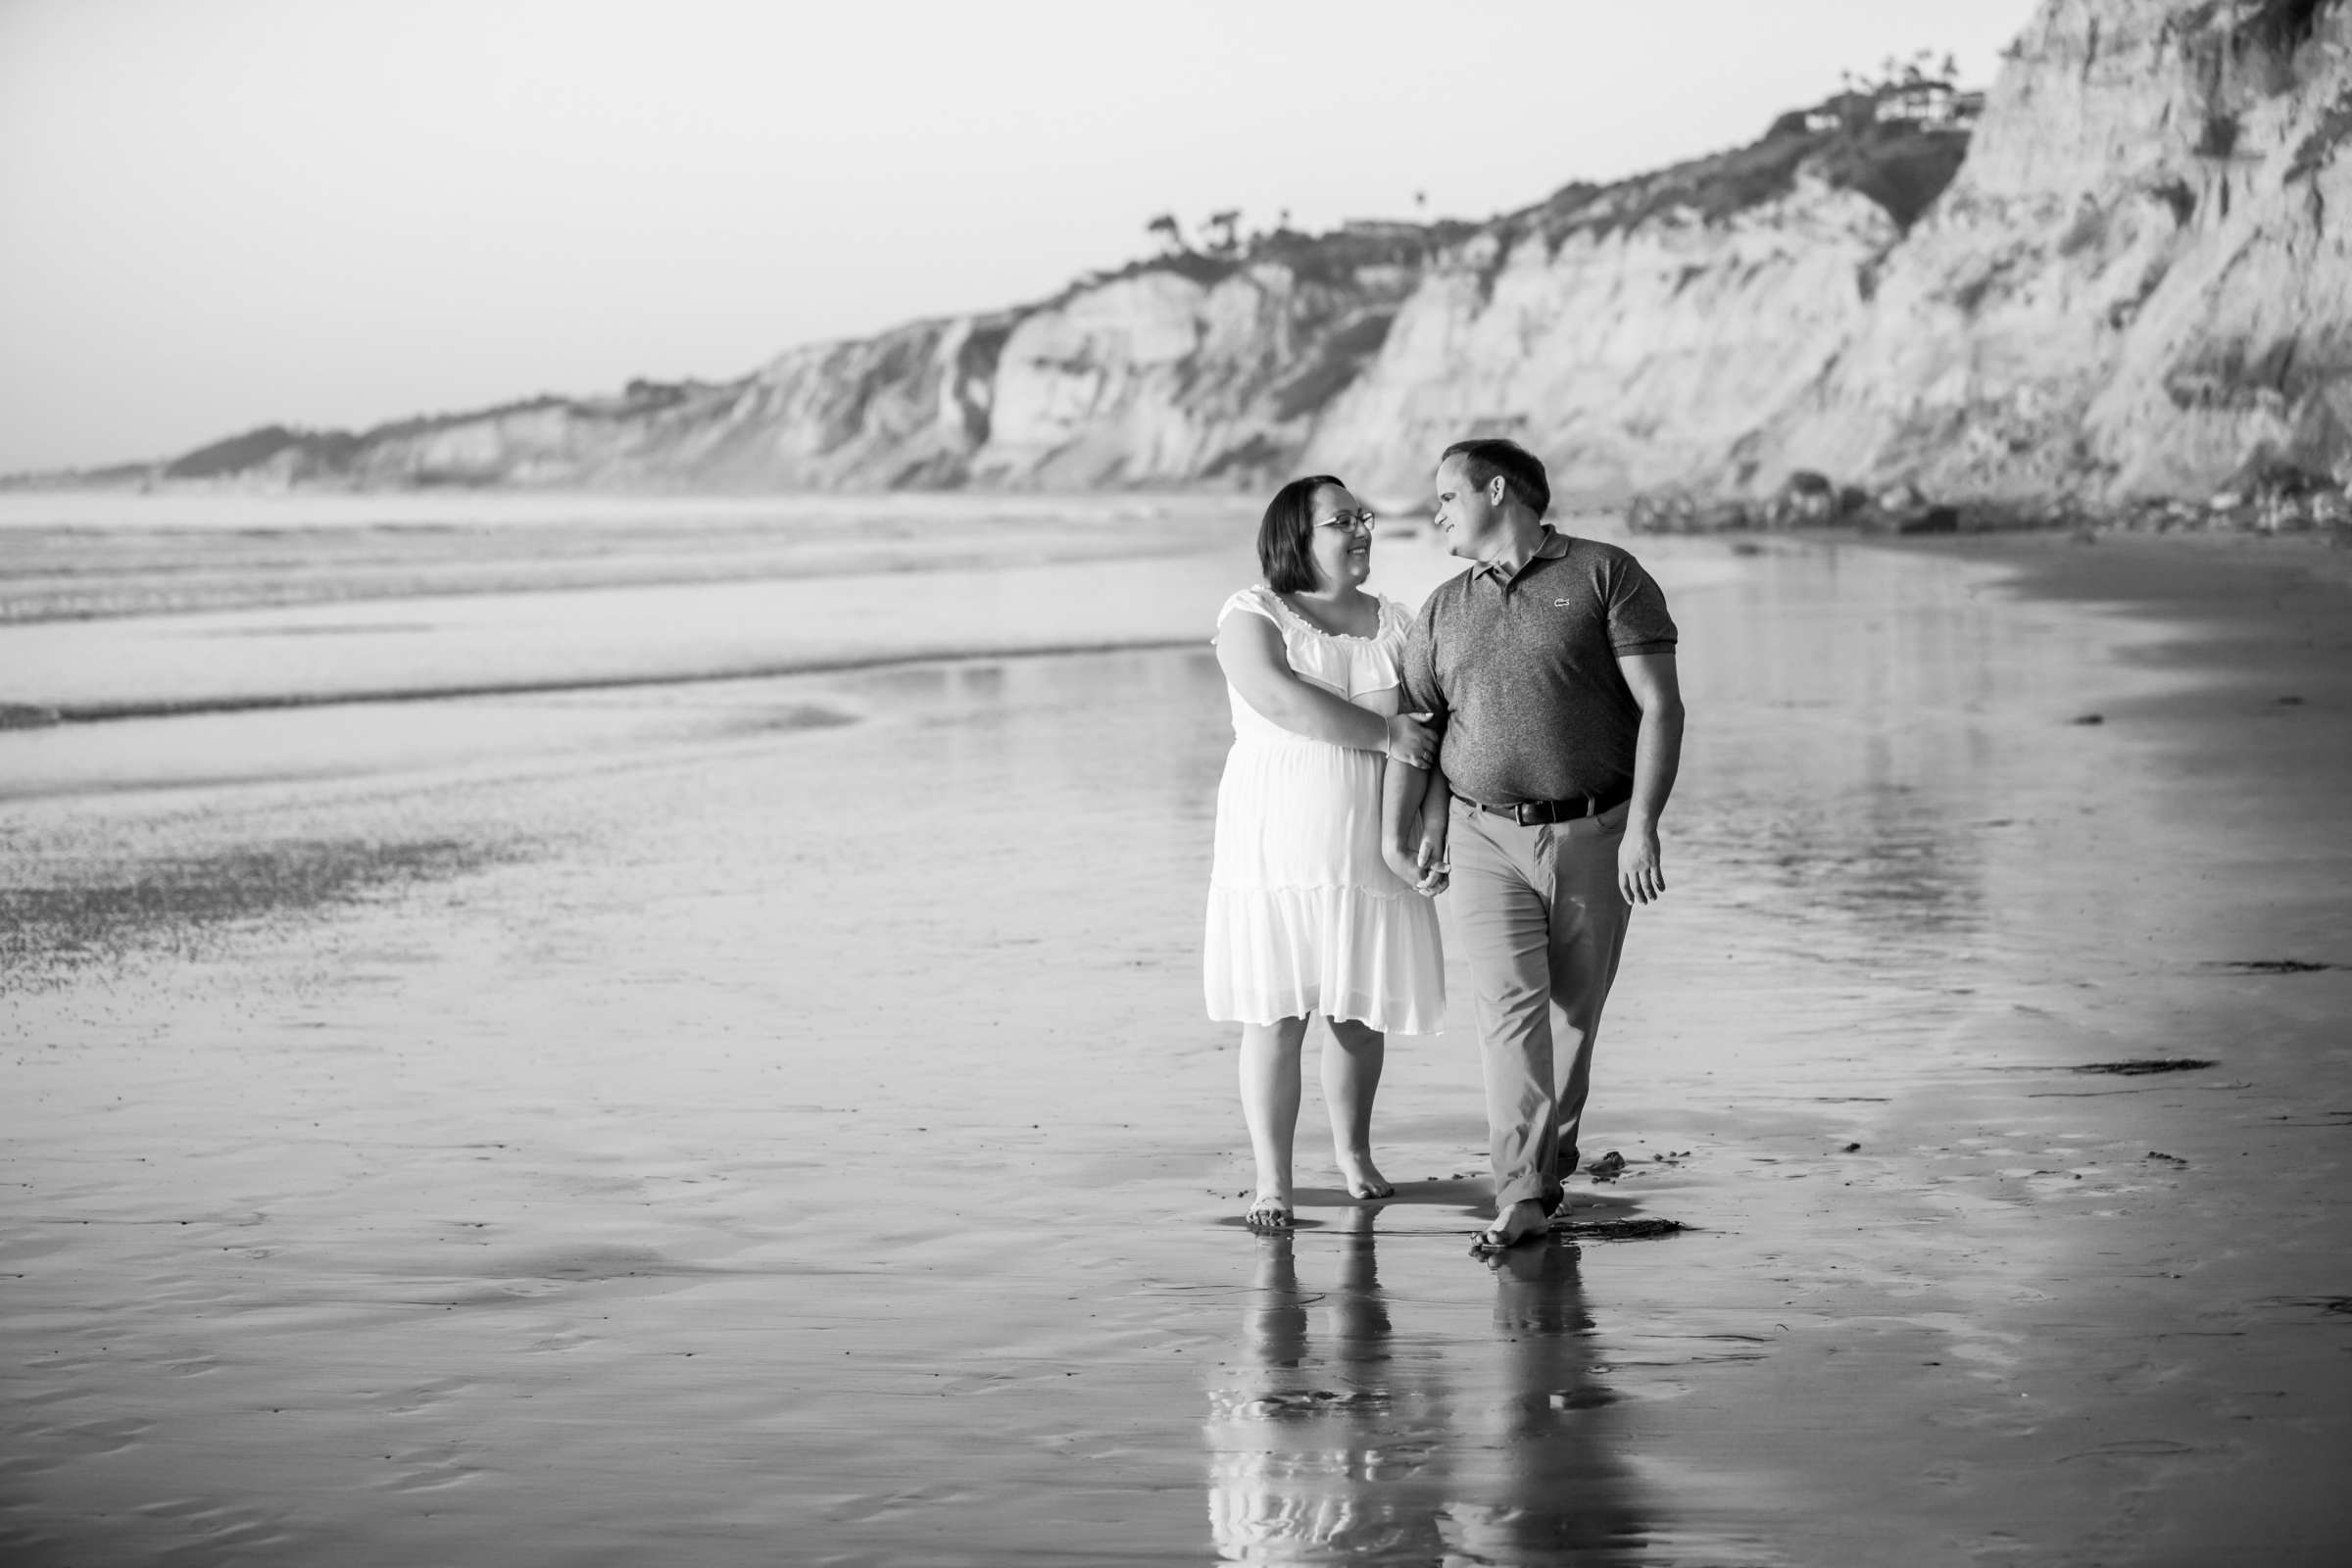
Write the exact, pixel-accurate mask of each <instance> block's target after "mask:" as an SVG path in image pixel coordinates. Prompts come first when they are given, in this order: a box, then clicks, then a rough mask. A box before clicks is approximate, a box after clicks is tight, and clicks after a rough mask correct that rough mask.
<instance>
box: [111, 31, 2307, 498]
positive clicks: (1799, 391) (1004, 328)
mask: <svg viewBox="0 0 2352 1568" xmlns="http://www.w3.org/2000/svg"><path fill="white" fill-rule="evenodd" d="M1938 90H1939V91H1943V93H1944V97H1943V98H1940V99H1921V98H1919V96H1918V95H1917V94H1912V95H1909V96H1908V97H1907V96H1906V95H1905V94H1903V93H1900V92H1895V91H1893V90H1891V89H1887V90H1882V91H1879V92H1877V93H1875V94H1870V95H1857V94H1852V93H1849V94H1845V95H1841V97H1840V98H1838V99H1835V100H1831V101H1830V102H1829V103H1827V104H1825V105H1822V106H1818V107H1817V108H1815V109H1814V110H1811V111H1806V112H1798V113H1794V114H1791V115H1789V116H1785V117H1784V118H1783V119H1782V121H1781V122H1779V123H1776V124H1775V125H1774V126H1773V127H1772V128H1771V130H1770V131H1769V132H1768V133H1767V134H1766V135H1765V136H1764V137H1763V138H1762V139H1761V140H1760V141H1758V142H1757V143H1755V144H1753V145H1751V146H1749V147H1745V148H1741V149H1737V150H1735V151H1732V152H1728V153H1724V154H1719V155H1716V156H1714V157H1711V158H1706V159H1699V160H1695V161H1693V162H1691V163H1690V164H1686V165H1681V166H1677V167H1676V168H1673V169H1669V170H1664V171H1660V172H1656V173H1653V174H1648V175H1643V176H1641V177H1638V178H1635V179H1630V180H1624V181H1619V182H1616V183H1613V184H1609V185H1605V186H1594V185H1585V184H1577V185H1570V186H1568V187H1565V188H1564V189H1562V190H1561V191H1559V192H1557V193H1555V194H1554V195H1552V196H1551V197H1549V198H1547V199H1546V200H1544V201H1543V202H1540V203H1538V204H1536V205H1534V206H1532V207H1530V208H1527V209H1525V210H1522V211H1520V212H1517V213H1512V214H1507V215H1504V216H1502V217H1500V218H1497V219H1495V220H1494V221H1490V222H1487V223H1483V224H1475V225H1474V224H1467V223H1449V224H1436V225H1420V224H1403V223H1390V224H1358V225H1350V226H1349V227H1348V228H1345V229H1342V230H1340V231H1337V232H1335V233H1332V234H1327V235H1313V236H1310V235H1301V234H1295V233H1290V232H1288V231H1282V232H1277V233H1275V234H1271V235H1260V236H1256V237H1255V238H1253V239H1251V240H1250V241H1248V242H1244V243H1239V244H1234V245H1230V246H1228V247H1227V248H1225V249H1224V250H1222V251H1220V252H1217V253H1214V254H1206V255H1203V254H1197V253H1191V252H1184V253H1179V254H1175V255H1170V256H1166V257H1161V258H1157V259H1154V260H1152V261H1149V262H1142V263H1137V264H1134V265H1132V266H1130V267H1128V268H1125V269H1123V270H1120V271H1117V272H1115V273H1109V274H1098V275H1094V276H1090V277H1089V278H1087V279H1084V280H1082V281H1080V282H1078V283H1075V284H1073V285H1072V286H1071V287H1070V288H1069V289H1067V290H1066V291H1065V292H1064V293H1063V294H1061V295H1060V296H1058V297H1056V298H1054V299H1052V300H1048V301H1043V302H1039V303H1036V304H1032V305H1028V306H1021V307H1015V308H1011V309H1008V310H1005V311H1003V312H1000V313H997V314H993V315H989V316H981V317H967V318H956V319H940V320H932V321H919V322H914V323H910V324H908V325H907V326H903V327H899V328H896V329H894V330H892V331H889V332H885V333H882V334H880V335H878V336H875V337H872V338H867V339H860V340H856V341H849V342H840V343H831V344H820V345H814V346H810V347H806V348H800V349H795V350H792V351H790V352H788V353H786V354H784V355H781V356H779V357H778V358H777V359H775V360H774V361H772V362H770V363H769V364H768V365H767V366H765V367H764V368H761V369H760V370H758V371H757V372H755V373H753V374H751V375H749V376H746V377H744V378H742V379H741V380H737V381H731V382H722V383H684V384H656V383H646V382H639V383H632V384H631V386H630V387H629V388H628V389H627V390H626V391H625V392H624V393H623V394H622V395H621V396H619V397H617V398H610V399H562V398H540V399H534V400H531V401H529V402H525V403H518V404H515V405H511V406H508V407H504V408H500V409H494V410H488V411H483V412H480V413H475V414H462V415H451V416H443V417H433V418H428V419H417V420H409V421H404V422H402V423H400V424H395V425H387V426H384V427H381V428H380V429H377V430H373V431H368V432H364V433H359V434H344V433H329V434H319V433H314V432H302V431H295V430H287V429H282V428H274V427H273V428H271V429H268V430H261V431H255V432H250V433H249V434H247V435H244V436H239V437H235V438H232V439H231V440H229V441H226V442H222V443H219V444H217V445H215V446H212V447H208V448H206V449H203V450H202V451H199V452H196V453H191V454H189V455H187V456H186V457H184V458H181V459H179V460H177V461H176V462H173V463H172V464H169V465H163V466H157V467H154V468H148V469H141V470H137V471H138V472H140V473H141V475H142V476H143V477H147V478H150V479H158V478H160V479H162V480H164V481H165V482H174V481H177V482H210V483H222V482H226V483H238V484H291V485H301V484H333V485H360V486H394V485H423V484H468V485H530V486H591V487H628V488H643V487H668V488H726V489H746V490H749V489H771V488H772V489H837V488H859V489H870V488H891V487H954V486H966V485H974V486H988V487H994V488H1007V489H1017V488H1054V489H1081V488H1095V487H1116V486H1177V485H1201V484H1208V485H1240V486H1250V487H1262V486H1263V485H1264V484H1265V483H1266V482H1267V481H1268V480H1269V479H1272V478H1275V477H1278V476H1281V475H1284V474H1287V473H1291V472H1296V471H1300V470H1311V469H1330V470H1332V471H1336V472H1340V473H1343V474H1345V475H1347V476H1348V478H1349V480H1350V481H1351V482H1352V483H1354V484H1356V485H1357V486H1358V487H1359V488H1363V489H1366V490H1369V491H1371V492H1373V493H1375V494H1382V495H1390V496H1408V495H1415V494H1418V493H1419V492H1420V491H1421V489H1422V488H1423V487H1424V485H1425V484H1426V478H1427V471H1428V466H1429V463H1430V460H1431V457H1432V456H1433V455H1434V453H1435V452H1436V451H1437V449H1438V448H1439V447H1440V446H1442V445H1443V444H1444V443H1445V442H1446V441H1447V440H1450V439H1454V438H1456V437H1458V436H1460V435H1463V434H1469V433H1502V434H1510V435H1513V436H1515V437H1517V438H1518V439H1520V440H1522V441H1524V442H1526V443H1527V444H1528V445H1530V446H1531V447H1533V448H1535V449H1536V450H1537V451H1538V452H1540V453H1542V454H1543V455H1544V457H1545V458H1546V459H1547V460H1548V461H1549V462H1550V463H1551V465H1552V466H1553V471H1554V474H1555V481H1556V488H1557V489H1558V490H1559V491H1560V492H1561V493H1562V494H1564V495H1568V496H1575V497H1581V498H1586V499H1593V500H1614V499H1621V498H1623V497H1626V496H1628V495H1632V494H1637V493H1657V492H1680V493H1682V494H1685V495H1688V496H1698V497H1760V496H1762V495H1765V494H1768V493H1770V492H1772V491H1773V490H1775V489H1776V488H1777V487H1779V486H1781V485H1782V484H1783V483H1784V481H1785V480H1786V479H1787V478H1788V476H1789V474H1790V473H1792V472H1796V471H1799V470H1813V471H1818V472H1820V473H1824V474H1828V475H1831V476H1833V478H1834V479H1835V480H1836V481H1837V482H1838V483H1839V484H1848V485H1859V486H1865V487H1885V486H1888V485H1896V484H1909V485H1914V486H1917V487H1919V488H1921V489H1924V490H1925V491H1927V492H1928V493H1930V494H1932V495H1936V496H1938V497H1947V498H1954V499H1985V500H1988V501H1998V500H2003V499H2014V500H2023V499H2029V498H2034V499H2047V498H2050V497H2063V498H2074V499H2076V500H2080V501H2082V502H2083V503H2085V504H2091V505H2099V504H2111V503H2116V502H2120V501H2124V500H2128V499H2129V498H2131V497H2134V496H2147V495H2184V494H2199V495H2201V494H2202V493H2204V492H2207V491H2210V490H2212V489H2214V488H2215V487H2217V486H2219V485H2221V484H2223V483H2224V482H2225V481H2227V480H2228V479H2229V476H2230V475H2231V474H2233V473H2236V472H2239V471H2241V470H2243V469H2244V468H2245V466H2247V465H2248V464H2249V463H2250V462H2251V463H2257V464H2260V463H2271V464H2282V465H2286V466H2291V467H2293V468H2294V469H2297V470H2299V471H2302V472H2306V473H2311V474H2317V475H2327V474H2328V473H2330V472H2332V473H2333V474H2334V475H2335V476H2336V477H2337V479H2338V480H2339V481H2340V480H2341V479H2342V478H2344V477H2347V476H2352V254H2347V240H2346V232H2345V227H2344V222H2345V218H2344V215H2345V214H2346V213H2347V211H2352V156H2346V153H2345V149H2346V146H2347V144H2352V4H2347V0H2047V3H2046V4H2045V5H2044V6H2043V7H2042V8H2041V10H2040V12H2039V13H2038V14H2037V15H2036V17H2035V18H2034V22H2033V23H2032V25H2030V26H2029V27H2028V28H2027V29H2026V31H2025V32H2024V33H2023V34H2022V35H2021V36H2020V37H2019V38H2018V40H2017V41H2016V43H2015V44H2014V45H2013V46H2012V49H2011V51H2010V54H2009V58H2008V60H2007V62H2006V64H2005V65H2004V67H2003V69H2002V71H2001V72H2000V73H1999V75H1998V78H1997V79H1996V80H1995V81H1994V83H1993V84H1992V86H1991V88H1990V90H1989V92H1988V93H1987V94H1986V95H1985V100H1984V103H1983V107H1982V116H1981V119H1979V118H1977V116H1976V114H1975V112H1974V111H1975V107H1976V106H1975V105H1974V104H1973V103H1972V104H1970V105H1968V109H1969V113H1967V114H1956V113H1953V112H1951V108H1950V102H1949V100H1950V99H1951V97H1952V95H1951V94H1950V93H1949V91H1948V89H1945V88H1939V89H1938ZM1972 122H1973V123H1972Z"/></svg>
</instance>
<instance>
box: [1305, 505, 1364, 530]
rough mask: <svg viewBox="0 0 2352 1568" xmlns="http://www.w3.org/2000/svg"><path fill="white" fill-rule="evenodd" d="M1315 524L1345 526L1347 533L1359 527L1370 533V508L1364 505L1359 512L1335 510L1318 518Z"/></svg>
mask: <svg viewBox="0 0 2352 1568" xmlns="http://www.w3.org/2000/svg"><path fill="white" fill-rule="evenodd" d="M1315 526H1316V527H1318V528H1345V529H1347V530H1348V532H1349V533H1354V532H1355V531H1356V530H1357V529H1359V528H1360V529H1362V530H1363V531H1364V532H1365V533H1370V532H1371V531H1372V509H1371V508H1370V507H1366V508H1364V509H1363V510H1362V511H1361V512H1335V513H1333V514H1332V515H1330V516H1328V517H1324V518H1321V519H1319V520H1318V521H1317V522H1316V523H1315Z"/></svg>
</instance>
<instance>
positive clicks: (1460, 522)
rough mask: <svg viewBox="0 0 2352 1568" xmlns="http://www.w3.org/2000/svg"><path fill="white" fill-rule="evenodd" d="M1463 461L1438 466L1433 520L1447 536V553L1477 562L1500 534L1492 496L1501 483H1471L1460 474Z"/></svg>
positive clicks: (1499, 521)
mask: <svg viewBox="0 0 2352 1568" xmlns="http://www.w3.org/2000/svg"><path fill="white" fill-rule="evenodd" d="M1463 462H1464V460H1463V459H1461V458H1447V459H1446V461H1445V462H1444V463H1441V464H1439V465H1438V477H1437V489H1438V513H1437V517H1436V519H1435V521H1436V522H1437V525H1438V531H1439V532H1440V533H1442V534H1444V535H1445V536H1446V552H1447V554H1449V555H1456V556H1461V557H1463V558H1465V559H1466V560H1470V561H1476V560H1478V559H1480V557H1481V555H1482V554H1483V552H1484V550H1485V548H1486V547H1487V546H1488V545H1490V544H1492V543H1493V542H1494V540H1495V535H1496V534H1498V533H1499V532H1500V531H1501V523H1502V517H1501V509H1500V507H1499V506H1497V505H1496V502H1495V489H1496V487H1497V486H1498V485H1499V484H1500V483H1501V480H1500V479H1499V478H1496V479H1495V480H1491V481H1489V482H1488V483H1486V484H1484V485H1477V484H1472V483H1471V482H1470V475H1469V474H1467V473H1466V472H1464V471H1463Z"/></svg>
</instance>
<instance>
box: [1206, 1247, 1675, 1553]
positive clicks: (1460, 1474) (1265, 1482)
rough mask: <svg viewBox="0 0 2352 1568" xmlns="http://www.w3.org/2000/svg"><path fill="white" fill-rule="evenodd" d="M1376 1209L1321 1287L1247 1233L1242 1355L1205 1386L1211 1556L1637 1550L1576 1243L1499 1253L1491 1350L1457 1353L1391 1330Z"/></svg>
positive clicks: (1634, 1516)
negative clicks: (1595, 1359) (1597, 1373)
mask: <svg viewBox="0 0 2352 1568" xmlns="http://www.w3.org/2000/svg"><path fill="white" fill-rule="evenodd" d="M1370 1220H1371V1215H1370V1213H1369V1212H1368V1211H1359V1214H1358V1222H1357V1224H1356V1226H1355V1227H1354V1230H1353V1233H1352V1234H1349V1235H1347V1236H1345V1237H1344V1238H1343V1239H1342V1242H1341V1252H1340V1257H1339V1261H1338V1263H1337V1265H1336V1266H1337V1270H1338V1272H1337V1274H1336V1275H1335V1276H1334V1277H1333V1278H1332V1279H1330V1280H1329V1281H1328V1282H1327V1283H1326V1282H1322V1281H1317V1282H1315V1286H1316V1287H1319V1289H1304V1290H1302V1289H1301V1282H1300V1280H1299V1270H1298V1266H1297V1263H1296V1261H1295V1259H1294V1257H1293V1255H1292V1249H1293V1247H1294V1246H1295V1245H1296V1244H1295V1242H1294V1241H1293V1239H1292V1238H1291V1237H1289V1236H1286V1235H1276V1236H1270V1237H1268V1238H1267V1239H1266V1240H1265V1241H1264V1242H1263V1243H1261V1244H1260V1247H1261V1251H1260V1253H1259V1257H1258V1275H1257V1280H1256V1283H1255V1288H1254V1289H1253V1290H1252V1292H1251V1299H1250V1302H1249V1305H1248V1306H1247V1308H1246V1309H1245V1311H1244V1314H1243V1323H1242V1330H1243V1333H1242V1340H1241V1344H1240V1345H1239V1346H1238V1347H1237V1348H1238V1349H1239V1351H1240V1352H1241V1353H1240V1354H1239V1355H1238V1356H1237V1357H1236V1358H1235V1360H1234V1362H1233V1366H1232V1370H1231V1371H1230V1372H1229V1373H1227V1374H1225V1375H1223V1376H1221V1377H1220V1378H1219V1379H1218V1381H1217V1383H1216V1385H1215V1386H1213V1387H1212V1389H1211V1390H1210V1394H1209V1418H1208V1427H1207V1432H1206V1437H1207V1441H1208V1448H1209V1465H1208V1508H1209V1527H1210V1531H1211V1534H1212V1537H1213V1539H1214V1541H1215V1544H1216V1550H1217V1555H1218V1556H1219V1557H1220V1558H1222V1559H1223V1560H1225V1561H1228V1562H1256V1563H1307V1562H1320V1563H1332V1562H1390V1563H1436V1562H1441V1561H1444V1562H1493V1563H1506V1562H1507V1563H1526V1564H1535V1563H1569V1562H1587V1563H1589V1562H1593V1561H1594V1560H1596V1558H1597V1556H1598V1554H1600V1553H1604V1552H1607V1551H1608V1550H1609V1549H1610V1548H1612V1547H1618V1548H1623V1547H1627V1546H1635V1547H1638V1546H1639V1545H1640V1544H1641V1542H1642V1537H1643V1529H1642V1518H1641V1514H1640V1512H1639V1509H1638V1504H1637V1502H1636V1497H1635V1491H1634V1485H1633V1477H1632V1476H1631V1475H1630V1474H1628V1472H1627V1471H1626V1468H1625V1466H1624V1463H1623V1461H1622V1460H1621V1459H1620V1458H1618V1456H1617V1449H1618V1446H1619V1444H1620V1442H1621V1437H1620V1435H1619V1434H1618V1433H1616V1432H1613V1431H1612V1430H1611V1424H1610V1421H1609V1418H1608V1416H1607V1415H1606V1413H1605V1411H1604V1410H1603V1409H1602V1408H1601V1407H1602V1406H1604V1405H1605V1404H1606V1403H1607V1402H1608V1394H1607V1391H1606V1390H1605V1389H1603V1388H1600V1387H1597V1386H1596V1385H1595V1384H1594V1382H1593V1366H1592V1354H1593V1352H1592V1348H1591V1331H1592V1319H1591V1315H1590V1313H1589V1312H1588V1311H1587V1310H1586V1307H1585V1302H1584V1293H1583V1289H1582V1286H1581V1284H1580V1282H1579V1280H1578V1277H1577V1258H1576V1249H1575V1248H1573V1247H1568V1246H1565V1245H1562V1244H1560V1243H1557V1242H1552V1241H1550V1240H1549V1239H1545V1241H1544V1245H1541V1246H1530V1247H1525V1248H1519V1249H1514V1250H1509V1251H1503V1252H1498V1253H1497V1254H1495V1258H1494V1260H1493V1262H1494V1266H1495V1276H1496V1290H1495V1309H1494V1319H1493V1322H1494V1332H1495V1339H1496V1341H1497V1344H1498V1347H1499V1353H1498V1354H1495V1355H1493V1356H1478V1357H1473V1358H1467V1359H1465V1358H1458V1357H1452V1356H1448V1355H1447V1354H1446V1353H1445V1350H1444V1348H1443V1347H1444V1345H1445V1339H1444V1338H1443V1337H1440V1338H1436V1339H1431V1338H1426V1337H1416V1336H1413V1335H1411V1334H1409V1333H1408V1334H1406V1335H1403V1336H1399V1335H1398V1334H1397V1328H1396V1325H1393V1324H1392V1323H1391V1321H1390V1315H1389V1307H1388V1301H1387V1299H1386V1298H1385V1296H1384V1294H1383V1292H1382V1290H1381V1285H1380V1279H1379V1272H1378V1267H1377V1263H1376V1260H1375V1252H1374V1237H1373V1232H1372V1230H1371V1226H1370ZM1318 1306H1319V1310H1313V1309H1315V1308H1317V1307H1318ZM1317 1318H1320V1320H1321V1321H1320V1325H1319V1332H1318V1324H1317V1322H1316V1319H1317ZM1428 1327H1429V1326H1428V1325H1423V1328H1424V1331H1425V1333H1426V1330H1427V1328H1428Z"/></svg>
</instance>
